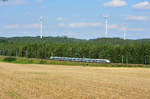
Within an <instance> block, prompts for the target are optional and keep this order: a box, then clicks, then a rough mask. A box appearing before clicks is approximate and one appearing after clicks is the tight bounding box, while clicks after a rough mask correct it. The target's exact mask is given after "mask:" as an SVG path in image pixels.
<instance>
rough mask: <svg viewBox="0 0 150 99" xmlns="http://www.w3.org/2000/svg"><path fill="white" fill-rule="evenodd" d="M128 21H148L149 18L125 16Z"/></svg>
mask: <svg viewBox="0 0 150 99" xmlns="http://www.w3.org/2000/svg"><path fill="white" fill-rule="evenodd" d="M124 17H125V19H126V20H138V21H147V20H149V18H148V17H147V16H132V15H127V16H124Z"/></svg>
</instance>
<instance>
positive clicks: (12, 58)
mask: <svg viewBox="0 0 150 99" xmlns="http://www.w3.org/2000/svg"><path fill="white" fill-rule="evenodd" d="M3 61H5V62H14V61H16V58H14V57H6V58H4V59H3Z"/></svg>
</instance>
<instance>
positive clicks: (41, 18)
mask: <svg viewBox="0 0 150 99" xmlns="http://www.w3.org/2000/svg"><path fill="white" fill-rule="evenodd" d="M40 38H41V39H42V38H43V17H42V16H41V17H40Z"/></svg>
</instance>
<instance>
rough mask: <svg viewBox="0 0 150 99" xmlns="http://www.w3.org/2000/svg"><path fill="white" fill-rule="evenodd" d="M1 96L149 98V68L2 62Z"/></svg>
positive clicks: (6, 98) (19, 98) (9, 98)
mask: <svg viewBox="0 0 150 99" xmlns="http://www.w3.org/2000/svg"><path fill="white" fill-rule="evenodd" d="M0 99H150V69H149V68H103V67H101V68H98V67H80V66H77V67H75V66H73V67H72V66H53V65H25V64H9V63H0Z"/></svg>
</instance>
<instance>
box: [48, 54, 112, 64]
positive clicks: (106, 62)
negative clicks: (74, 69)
mask: <svg viewBox="0 0 150 99" xmlns="http://www.w3.org/2000/svg"><path fill="white" fill-rule="evenodd" d="M50 60H56V61H71V62H85V63H102V64H110V63H111V62H110V60H108V59H90V58H70V57H55V56H51V57H50Z"/></svg>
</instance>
